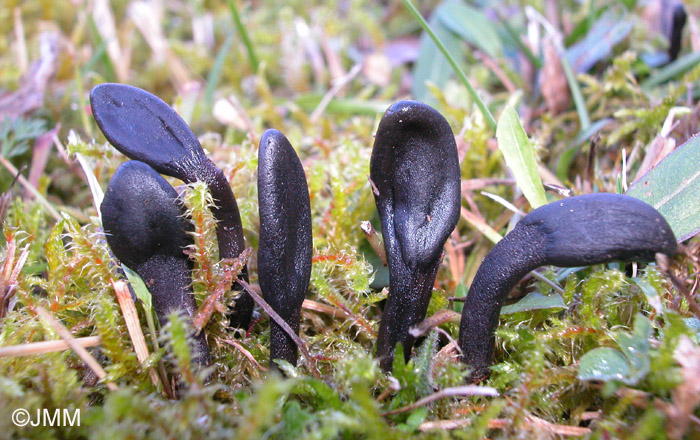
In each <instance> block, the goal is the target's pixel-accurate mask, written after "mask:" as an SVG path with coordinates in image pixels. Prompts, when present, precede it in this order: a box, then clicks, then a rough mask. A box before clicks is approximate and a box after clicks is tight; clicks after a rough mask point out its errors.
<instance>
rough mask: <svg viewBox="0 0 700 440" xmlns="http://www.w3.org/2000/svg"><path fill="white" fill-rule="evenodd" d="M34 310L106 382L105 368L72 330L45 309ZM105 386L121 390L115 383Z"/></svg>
mask: <svg viewBox="0 0 700 440" xmlns="http://www.w3.org/2000/svg"><path fill="white" fill-rule="evenodd" d="M32 308H33V309H34V311H35V312H36V314H37V315H39V316H41V317H42V318H43V319H44V321H46V322H48V323H49V325H50V326H51V327H52V328H53V329H54V330H55V331H56V333H58V335H59V336H60V337H61V339H63V341H64V342H65V343H66V344H68V346H69V347H70V348H71V349H73V351H74V352H75V354H77V355H78V356H79V357H80V359H82V360H83V362H85V364H86V365H87V366H88V367H90V369H91V370H92V371H93V372H94V373H95V375H96V376H97V377H98V379H100V380H104V379H105V378H106V377H107V372H106V371H105V370H104V368H102V365H100V363H99V362H97V360H96V359H95V358H94V357H93V356H92V355H91V354H90V353H88V351H87V350H86V349H85V347H83V346H82V345H80V343H78V341H77V340H76V339H75V337H73V335H72V334H71V332H70V330H68V329H67V328H66V327H65V326H64V325H63V324H61V323H60V322H59V321H58V320H57V319H56V318H54V317H53V315H51V314H50V313H49V312H47V311H46V309H44V308H43V307H41V306H38V305H37V306H34V307H32ZM105 385H106V386H107V389H109V390H110V391H117V390H118V389H119V388H118V387H117V385H116V384H115V383H114V382H105Z"/></svg>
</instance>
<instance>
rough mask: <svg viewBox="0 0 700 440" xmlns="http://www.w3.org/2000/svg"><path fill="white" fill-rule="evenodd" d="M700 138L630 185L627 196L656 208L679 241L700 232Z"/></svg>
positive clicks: (689, 142) (694, 139) (690, 141)
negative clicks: (699, 164)
mask: <svg viewBox="0 0 700 440" xmlns="http://www.w3.org/2000/svg"><path fill="white" fill-rule="evenodd" d="M698 163H700V137H694V138H691V139H690V140H688V142H686V143H685V144H683V145H681V146H680V147H678V148H676V150H675V151H674V152H673V153H671V154H669V155H668V156H666V158H665V159H664V160H662V161H661V162H660V163H659V164H658V165H656V166H655V167H654V168H652V170H651V171H649V172H648V173H646V174H645V175H643V176H642V177H641V178H640V179H638V180H637V181H636V182H634V183H633V184H632V186H630V188H629V190H627V195H628V196H632V197H636V198H638V199H640V200H642V201H644V202H646V203H648V204H650V205H651V206H653V207H654V208H656V209H657V210H658V211H659V212H660V213H661V214H662V215H663V216H664V218H665V219H666V221H667V222H668V224H669V225H670V226H671V229H672V230H673V233H674V234H675V236H676V239H677V240H678V241H684V240H687V239H688V238H690V237H692V236H694V235H696V234H697V233H698V232H700V179H698V177H700V168H698Z"/></svg>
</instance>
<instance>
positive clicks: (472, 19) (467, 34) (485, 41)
mask: <svg viewBox="0 0 700 440" xmlns="http://www.w3.org/2000/svg"><path fill="white" fill-rule="evenodd" d="M435 15H437V17H438V19H439V20H440V21H441V22H442V24H444V25H445V26H446V27H447V28H448V29H449V30H451V31H452V32H454V33H455V34H457V35H459V36H460V37H461V38H462V39H463V40H464V41H466V42H467V43H469V44H472V45H474V46H476V47H477V48H479V49H481V50H482V51H484V52H486V53H487V54H488V55H489V56H490V57H492V58H496V57H500V56H501V55H502V53H503V47H502V44H501V39H500V37H499V36H498V33H496V30H495V29H494V28H493V24H492V23H493V22H492V20H490V19H489V18H487V17H486V16H485V15H484V14H483V13H482V12H481V11H479V10H478V9H476V8H473V7H471V6H468V5H466V4H464V3H463V2H462V1H461V0H451V1H448V2H447V3H444V4H442V5H441V6H439V7H438V8H437V9H436V10H435Z"/></svg>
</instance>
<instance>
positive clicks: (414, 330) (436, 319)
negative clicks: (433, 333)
mask: <svg viewBox="0 0 700 440" xmlns="http://www.w3.org/2000/svg"><path fill="white" fill-rule="evenodd" d="M461 319H462V315H460V314H459V313H457V312H455V311H454V310H448V309H442V310H439V311H437V312H435V314H434V315H432V316H430V317H428V318H425V319H424V320H423V321H421V322H419V323H418V324H417V325H415V326H413V327H411V328H410V329H409V330H408V333H410V334H411V336H413V337H414V338H419V337H421V336H423V335H424V334H426V333H428V332H429V331H430V330H431V329H432V328H433V327H437V326H439V325H442V324H444V323H446V322H450V321H451V322H459V321H460V320H461Z"/></svg>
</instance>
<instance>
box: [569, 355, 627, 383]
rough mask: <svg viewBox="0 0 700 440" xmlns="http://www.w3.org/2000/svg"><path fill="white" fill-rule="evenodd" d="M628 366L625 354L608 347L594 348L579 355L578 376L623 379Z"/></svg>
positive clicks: (583, 378)
mask: <svg viewBox="0 0 700 440" xmlns="http://www.w3.org/2000/svg"><path fill="white" fill-rule="evenodd" d="M629 373H630V366H629V364H628V363H627V358H625V355H623V354H622V353H620V352H619V351H617V350H615V349H614V348H610V347H601V348H594V349H593V350H591V351H589V352H588V353H586V354H584V355H583V356H582V357H581V361H580V362H579V369H578V378H579V379H581V380H602V381H610V380H619V381H623V382H624V381H625V380H626V379H627V376H628V375H629Z"/></svg>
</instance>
